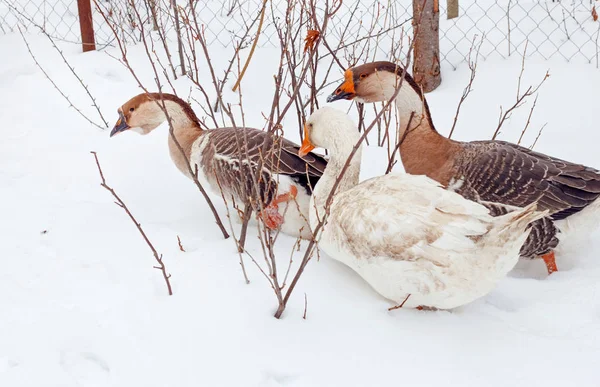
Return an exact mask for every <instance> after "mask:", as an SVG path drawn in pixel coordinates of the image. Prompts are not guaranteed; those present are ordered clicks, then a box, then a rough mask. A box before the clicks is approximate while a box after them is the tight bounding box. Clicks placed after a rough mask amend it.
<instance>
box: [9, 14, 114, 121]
mask: <svg viewBox="0 0 600 387" xmlns="http://www.w3.org/2000/svg"><path fill="white" fill-rule="evenodd" d="M7 5H8V6H9V7H10V8H11V9H13V10H14V11H15V12H17V13H18V14H19V16H21V17H22V18H24V19H26V20H27V21H28V22H29V23H31V24H32V25H34V26H35V27H37V28H38V29H39V30H40V31H41V32H42V34H44V36H46V38H48V40H49V41H50V43H51V44H52V47H53V48H54V49H55V50H56V52H58V54H59V55H60V57H61V58H62V60H63V62H64V63H65V64H66V65H67V67H68V68H69V70H70V71H71V74H73V76H74V77H75V78H76V79H77V81H78V82H79V84H80V85H81V87H83V89H84V90H85V92H86V94H87V95H88V97H89V98H90V100H91V101H92V106H94V108H95V109H96V111H97V112H98V115H99V116H100V119H101V120H102V122H103V123H104V127H101V126H99V125H97V124H95V123H94V125H95V126H97V127H99V128H100V129H103V130H104V129H107V128H108V126H109V125H108V122H107V121H106V119H104V116H103V115H102V111H101V110H100V107H99V106H98V104H97V103H96V98H94V96H92V93H91V92H90V89H89V87H88V85H86V84H85V83H83V80H82V79H81V77H79V75H77V72H75V69H74V68H73V66H71V64H70V63H69V61H68V60H67V58H65V56H64V54H63V52H62V51H61V49H60V48H58V46H57V45H56V43H55V42H54V39H53V38H52V36H50V34H49V33H48V32H47V31H46V29H45V28H44V27H42V26H40V25H39V24H37V23H36V22H35V20H33V19H31V18H29V17H28V16H26V15H25V14H23V13H22V12H21V11H19V10H18V9H16V8H15V7H14V6H13V5H11V4H8V3H7ZM17 27H18V28H19V33H21V36H22V37H23V40H25V36H24V35H23V32H22V31H21V27H20V26H17ZM25 43H26V44H27V41H25ZM27 49H28V50H29V53H30V54H31V56H32V57H33V54H32V53H31V50H30V49H29V45H28V44H27ZM34 60H35V58H34ZM35 62H36V64H37V65H38V67H39V68H40V69H41V66H40V65H39V63H37V61H35ZM42 71H43V70H42ZM43 72H44V74H45V75H46V77H47V78H48V79H50V77H48V75H47V74H46V72H45V71H43ZM52 84H53V85H54V82H52ZM61 94H62V92H61ZM63 96H64V95H63ZM69 103H70V102H69ZM88 121H89V120H88Z"/></svg>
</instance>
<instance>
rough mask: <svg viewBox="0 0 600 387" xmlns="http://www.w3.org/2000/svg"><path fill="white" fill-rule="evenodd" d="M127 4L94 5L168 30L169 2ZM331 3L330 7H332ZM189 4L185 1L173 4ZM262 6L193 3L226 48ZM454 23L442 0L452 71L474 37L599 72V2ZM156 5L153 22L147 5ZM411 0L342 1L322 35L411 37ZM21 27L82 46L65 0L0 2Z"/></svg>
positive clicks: (3, 23)
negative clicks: (134, 7) (588, 66)
mask: <svg viewBox="0 0 600 387" xmlns="http://www.w3.org/2000/svg"><path fill="white" fill-rule="evenodd" d="M130 1H131V0H98V3H97V4H98V6H100V7H102V8H103V9H104V10H105V11H107V12H108V13H109V14H110V15H111V17H112V18H113V19H115V20H119V22H120V23H121V24H122V25H126V26H128V28H127V29H126V30H128V31H129V32H130V33H129V34H128V36H123V39H124V40H125V41H139V39H140V36H139V35H140V29H139V28H138V27H139V26H138V24H139V20H142V22H143V23H145V24H147V25H148V26H149V28H146V30H147V31H151V30H152V29H153V27H155V26H156V24H157V23H160V24H161V25H163V26H164V27H166V30H171V29H172V28H171V26H172V24H173V23H172V13H171V12H170V11H169V9H172V2H171V1H169V0H135V1H136V4H137V8H138V10H141V12H139V15H138V14H135V13H134V12H133V11H132V7H131V4H130ZM331 2H332V3H334V4H335V3H336V2H335V1H333V0H332V1H331ZM286 3H287V2H285V1H275V0H272V1H269V2H268V5H267V7H268V8H267V17H266V20H265V26H264V28H263V32H262V34H261V36H260V40H259V47H268V46H276V45H277V44H278V41H277V39H278V38H277V35H276V30H275V28H274V27H273V23H277V22H281V19H282V18H284V17H285V10H286V6H287V4H286ZM178 4H179V6H189V4H190V2H189V1H180V2H178ZM262 4H263V1H262V0H205V1H201V2H194V8H195V14H196V15H197V18H198V21H199V23H201V24H203V25H205V34H206V40H207V42H208V43H209V44H210V45H220V46H223V47H228V46H230V45H232V42H234V41H236V39H239V37H240V36H241V34H242V33H243V32H244V31H245V30H246V28H247V26H248V25H249V24H250V23H251V21H252V20H254V19H255V18H256V15H257V14H258V13H259V12H260V9H261V7H262ZM459 4H460V12H459V17H458V18H455V19H451V20H447V19H446V9H445V6H446V2H445V1H443V0H441V1H440V48H441V58H440V60H441V61H442V62H445V63H447V64H449V65H451V66H453V67H456V66H458V65H459V64H461V63H463V62H464V61H465V60H467V58H468V56H469V51H470V49H471V46H472V43H473V40H474V38H475V36H478V37H479V38H481V37H483V43H482V46H481V50H480V55H481V56H482V57H483V58H484V59H487V58H491V57H500V58H507V57H509V56H511V55H515V54H516V55H522V53H523V49H524V47H525V43H526V42H528V43H527V44H528V46H527V57H538V58H542V59H550V58H562V59H564V60H565V61H568V62H580V63H592V64H593V65H595V66H596V67H598V61H599V57H598V56H599V54H598V52H599V48H600V46H599V43H600V41H599V35H600V21H598V20H594V19H595V17H594V15H593V11H592V10H593V9H594V6H595V5H597V6H598V7H599V8H600V1H598V0H591V1H590V0H571V1H566V0H562V1H560V0H554V1H553V0H495V1H486V2H482V1H475V0H459ZM152 6H155V7H156V6H157V7H158V9H160V10H162V12H158V16H157V18H153V17H152V13H151V12H150V7H152ZM411 17H412V0H387V1H383V0H380V1H375V2H366V1H360V0H350V1H342V2H341V5H340V9H339V11H338V12H337V13H336V14H335V15H334V17H332V19H331V25H330V28H329V29H328V31H327V34H328V40H338V41H339V40H344V39H351V40H353V41H355V40H357V39H361V38H364V40H365V41H367V40H376V44H380V43H381V42H383V41H385V40H387V41H393V40H398V39H400V36H401V35H402V36H405V37H408V36H411V28H412V27H411V23H410V22H406V21H409V20H410V19H411ZM18 26H20V27H21V28H22V29H24V30H27V31H30V32H35V31H36V29H39V28H43V29H45V30H46V32H48V33H49V34H50V35H51V36H52V37H54V38H55V39H57V40H61V41H66V42H73V43H78V42H80V41H81V38H80V33H79V23H78V15H77V2H76V1H70V0H57V1H47V0H0V32H1V33H3V34H8V33H12V32H15V31H17V28H18ZM94 28H95V34H96V43H97V47H98V49H103V48H105V47H107V46H111V45H113V44H114V36H113V34H112V31H111V30H110V28H109V26H107V25H106V23H105V21H104V19H103V18H102V17H101V15H100V14H99V12H97V11H96V12H94ZM380 46H381V48H380V49H379V52H378V57H379V58H381V59H383V58H385V57H386V56H385V54H386V52H385V47H389V45H384V44H380Z"/></svg>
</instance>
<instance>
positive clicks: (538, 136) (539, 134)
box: [529, 123, 548, 149]
mask: <svg viewBox="0 0 600 387" xmlns="http://www.w3.org/2000/svg"><path fill="white" fill-rule="evenodd" d="M547 124H548V123H545V124H544V125H542V127H541V128H540V131H539V132H538V135H537V137H536V138H535V141H534V142H533V144H531V146H530V147H529V149H533V147H535V144H537V142H538V139H539V138H540V136H541V135H542V132H543V131H544V128H545V127H546V125H547Z"/></svg>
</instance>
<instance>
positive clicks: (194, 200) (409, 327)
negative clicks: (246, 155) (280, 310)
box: [0, 34, 600, 387]
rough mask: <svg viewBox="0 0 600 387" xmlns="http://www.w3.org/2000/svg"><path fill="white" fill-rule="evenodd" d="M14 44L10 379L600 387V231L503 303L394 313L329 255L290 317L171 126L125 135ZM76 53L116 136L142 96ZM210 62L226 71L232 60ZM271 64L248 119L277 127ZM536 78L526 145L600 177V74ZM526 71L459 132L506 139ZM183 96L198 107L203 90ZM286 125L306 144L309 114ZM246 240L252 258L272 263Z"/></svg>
mask: <svg viewBox="0 0 600 387" xmlns="http://www.w3.org/2000/svg"><path fill="white" fill-rule="evenodd" d="M28 39H29V40H30V41H31V44H32V49H33V50H34V52H35V53H36V55H37V57H38V59H39V60H40V62H41V63H42V64H43V65H45V66H46V67H47V70H48V72H49V73H50V75H51V76H52V77H53V79H54V80H55V81H56V82H57V83H58V84H59V85H60V86H61V88H62V89H63V90H64V91H65V92H66V94H68V95H69V96H70V97H71V98H72V99H73V100H74V101H76V102H77V104H78V106H80V107H82V108H83V109H84V110H85V112H86V113H88V114H90V115H93V114H94V110H93V108H91V107H89V106H88V105H89V103H88V102H87V100H85V94H84V93H83V91H82V90H81V88H80V87H79V86H78V85H77V82H76V80H74V79H73V78H72V76H71V74H70V73H69V72H68V70H67V69H66V68H65V67H64V65H63V63H62V62H61V61H60V58H58V57H57V55H56V53H54V52H53V51H52V48H51V47H50V46H49V45H48V44H47V41H45V38H44V37H42V36H39V35H29V36H28ZM0 47H2V52H3V53H5V54H7V53H10V54H9V55H8V54H7V55H5V59H4V60H2V61H0V106H1V107H2V108H1V109H0V122H1V123H2V128H1V129H0V133H1V135H2V141H1V142H0V187H2V188H1V191H0V192H1V200H0V235H1V237H0V251H2V257H3V258H2V262H3V263H2V265H1V267H2V269H0V310H1V311H2V313H1V316H2V317H1V318H0V386H7V387H13V386H14V387H17V386H61V387H63V386H128V387H130V386H178V387H184V386H269V387H271V386H388V385H407V386H413V385H415V386H417V385H419V386H421V385H435V386H442V385H465V386H480V385H486V386H536V385H544V386H560V385H565V386H567V385H568V386H570V385H578V386H597V385H598V383H599V382H598V380H599V379H598V378H599V376H600V329H599V328H600V281H598V279H599V278H600V241H599V240H598V237H599V236H600V234H599V233H598V232H596V233H594V234H592V238H590V240H589V241H586V242H585V243H582V244H581V245H579V246H577V248H575V249H572V250H570V251H564V252H562V253H561V255H560V256H559V257H558V259H557V262H558V266H559V269H560V271H559V272H557V273H555V274H553V275H552V276H551V277H548V278H547V276H546V275H545V267H544V266H543V263H541V262H537V261H536V262H524V263H521V264H519V266H518V267H517V268H516V269H515V270H514V271H513V272H512V273H511V275H510V276H509V277H507V278H506V279H504V280H503V281H502V282H501V283H500V284H499V286H498V287H497V289H496V290H494V291H493V292H492V293H491V294H489V295H488V296H487V297H485V298H483V299H481V300H479V301H477V302H475V303H473V304H470V305H468V306H465V307H462V308H460V309H458V310H454V311H451V312H448V311H438V312H422V311H416V310H402V309H400V310H396V311H393V312H389V311H388V310H387V308H388V307H390V306H392V305H391V304H390V302H389V301H387V300H385V299H383V298H381V297H380V296H378V295H377V294H376V293H375V292H374V291H373V290H372V289H371V288H370V287H369V286H368V285H367V284H366V283H365V282H364V281H363V280H362V279H361V278H360V277H359V276H358V275H356V274H355V273H354V272H352V271H351V270H350V269H349V268H347V267H345V266H343V265H342V264H340V263H338V262H335V261H332V260H331V259H329V258H327V257H326V256H322V257H321V259H320V261H317V260H313V261H311V262H310V264H309V265H308V267H307V270H306V272H305V273H304V275H303V277H302V278H301V280H300V282H299V285H298V287H297V288H296V291H295V293H294V294H293V296H292V298H291V300H290V303H289V305H288V308H287V310H286V312H285V314H284V317H283V318H282V319H281V320H276V319H275V318H273V317H272V315H273V312H274V310H275V307H276V300H275V297H274V295H273V292H272V290H271V289H270V287H269V285H268V283H267V282H266V280H265V279H264V278H263V277H262V275H261V274H260V272H259V271H258V270H257V269H256V268H255V267H254V266H253V265H252V264H251V263H250V262H247V268H248V271H249V277H250V280H251V283H250V284H248V285H247V284H246V283H245V282H244V280H243V276H242V273H241V270H240V265H239V263H238V260H239V258H238V255H237V253H236V249H235V246H234V244H233V242H232V241H231V240H223V239H222V236H221V235H220V233H219V230H218V228H217V227H216V226H215V225H214V222H213V220H212V215H211V214H210V211H209V209H208V207H207V206H206V205H205V203H204V201H203V199H202V197H201V196H200V194H199V193H198V191H197V189H196V187H194V185H193V184H191V183H190V181H188V180H187V179H186V178H185V177H184V176H182V175H181V174H180V173H179V172H178V171H177V170H176V169H175V167H174V165H173V164H172V161H171V160H170V158H169V155H168V152H167V146H166V142H167V135H168V134H167V129H166V128H165V127H163V128H162V129H160V130H157V131H156V132H155V133H152V134H151V135H148V136H144V137H141V136H138V135H137V134H135V133H125V134H122V135H119V136H117V137H116V138H112V139H109V136H108V131H100V130H98V129H96V128H94V127H92V126H91V125H90V124H89V123H87V122H86V121H85V120H83V119H82V118H81V117H80V116H78V115H77V114H76V113H75V112H74V110H73V109H71V108H69V106H68V105H67V104H66V103H65V101H64V100H63V99H61V97H60V96H59V95H58V94H57V93H56V91H55V90H54V89H53V88H52V86H51V84H50V83H49V82H48V81H47V80H46V79H45V77H44V76H43V74H42V73H41V72H40V71H39V70H38V69H37V68H36V67H35V65H34V64H33V62H32V61H31V58H30V57H29V55H28V53H27V51H26V48H25V46H24V45H23V44H22V41H21V38H20V36H18V35H15V34H12V35H4V36H0ZM65 49H66V52H65V54H66V55H67V57H68V58H69V60H70V61H71V63H72V64H73V65H74V66H75V67H76V69H77V71H78V72H79V74H80V75H81V76H82V77H83V78H84V79H85V82H86V83H87V84H89V85H90V88H91V91H92V92H93V94H94V95H95V96H96V97H97V99H98V103H99V105H100V106H101V108H102V111H103V114H104V115H105V116H106V117H107V119H108V120H109V121H110V122H109V123H110V124H113V123H114V122H115V121H116V119H117V118H118V117H117V114H116V109H117V107H118V106H120V105H121V104H122V103H123V102H125V101H126V100H127V99H129V98H130V97H132V96H133V95H135V94H137V93H139V92H140V90H139V88H138V87H137V84H136V83H135V82H134V81H133V79H132V78H131V76H130V74H129V73H128V72H127V70H126V69H125V68H124V67H123V66H122V65H120V64H119V63H118V62H117V61H115V60H114V59H112V58H110V57H109V56H107V55H106V54H104V53H101V52H91V53H86V54H79V53H78V47H70V46H65ZM109 52H111V53H112V54H115V55H116V54H117V53H116V51H110V50H109ZM213 54H214V58H215V61H216V62H217V63H218V61H219V58H220V52H219V51H218V50H217V49H215V50H214V52H213ZM274 55H277V54H276V53H275V54H274V51H272V50H269V49H266V48H262V49H259V50H257V52H256V54H255V57H254V59H253V62H252V64H251V66H250V68H249V71H248V73H247V74H246V76H245V78H244V82H243V84H242V86H243V88H244V90H243V92H244V98H245V105H246V106H245V110H246V122H247V123H248V125H249V126H257V127H262V126H263V123H264V119H263V118H262V116H261V112H267V111H268V109H269V108H270V106H271V101H270V98H271V92H270V91H269V90H268V87H270V85H272V72H273V70H274V66H276V64H274V63H273V57H274ZM222 56H224V55H222ZM380 59H385V58H380ZM130 60H131V61H132V64H133V66H135V67H136V68H137V69H138V72H139V73H140V75H141V76H142V78H143V79H144V80H145V81H147V82H148V84H149V82H151V79H152V75H151V73H150V72H148V68H147V67H148V66H147V65H144V61H145V59H144V57H143V54H142V48H141V47H133V48H131V49H130ZM526 66H527V69H526V72H525V76H524V80H523V83H524V85H529V84H533V83H537V82H538V81H539V80H540V79H541V78H542V77H543V75H544V74H545V71H546V69H548V68H549V69H550V74H551V77H550V78H549V80H548V81H547V83H546V84H545V85H544V86H543V87H542V89H541V91H540V97H539V100H538V103H537V108H536V111H535V113H534V116H533V119H532V122H531V125H530V129H529V130H528V132H527V133H526V135H525V137H524V144H525V145H530V144H531V143H533V141H534V139H535V137H536V136H537V134H538V130H539V128H540V127H541V126H542V125H543V124H544V123H546V122H547V123H548V124H547V126H546V127H545V129H544V132H543V134H542V135H541V137H540V139H539V140H538V143H537V145H536V148H535V149H536V150H538V151H542V152H546V153H549V154H552V155H555V156H558V157H562V158H566V159H569V160H572V161H577V162H581V163H584V164H587V165H590V166H596V167H600V155H599V153H598V152H597V147H598V144H599V143H600V131H599V130H598V128H599V125H598V117H597V114H596V113H597V111H598V108H597V106H598V101H599V100H600V70H597V69H596V68H595V67H594V66H592V65H578V64H570V65H568V64H565V63H563V61H562V60H561V61H559V62H542V61H538V62H536V61H535V60H528V61H527V63H526ZM520 67H521V63H520V58H518V57H513V58H512V59H510V60H498V59H496V60H488V61H485V62H480V63H479V67H478V74H477V78H476V81H475V85H474V89H475V90H474V92H473V93H472V95H471V96H470V97H469V99H468V100H467V102H466V103H465V105H464V106H463V110H462V113H461V117H460V120H459V124H458V126H457V128H456V130H455V135H454V136H453V137H454V138H456V139H488V138H490V137H491V135H492V133H493V131H494V129H495V128H496V125H497V120H498V113H499V106H500V105H503V106H505V107H506V106H510V105H512V103H513V102H514V98H515V94H516V83H517V77H518V74H519V71H520ZM339 75H340V76H341V74H339ZM443 76H444V81H443V83H442V85H441V87H440V88H439V89H438V90H436V91H435V92H433V93H431V94H430V95H428V100H429V103H430V106H431V110H432V114H433V118H434V123H435V124H436V127H437V129H438V130H439V131H440V132H442V133H444V134H447V133H448V131H449V129H450V127H451V125H452V120H453V117H454V111H455V109H456V104H457V103H458V100H459V98H460V95H461V93H462V89H463V87H464V86H465V85H466V83H467V81H468V77H469V71H468V68H467V67H466V65H462V66H461V67H459V68H458V70H457V71H452V69H451V68H450V67H444V68H443ZM206 80H207V81H208V78H206ZM175 85H176V87H177V89H178V90H179V91H180V93H181V94H182V95H184V96H185V95H187V91H188V90H189V88H190V83H189V82H188V81H186V80H179V81H177V82H176V83H175ZM320 98H321V100H322V102H323V103H324V102H325V95H322V96H321V97H320ZM345 104H346V105H345ZM334 106H336V107H338V108H344V107H347V103H345V102H338V103H336V105H334ZM194 107H195V109H196V111H197V112H198V114H200V108H199V107H198V106H194ZM528 110H529V109H528V107H524V108H522V109H521V110H520V111H518V112H517V113H515V114H514V115H513V117H512V119H511V120H510V122H508V123H507V125H506V127H505V129H504V130H503V132H502V134H501V136H500V138H501V139H505V140H510V141H516V140H517V139H518V138H519V135H520V132H521V130H522V128H523V125H524V123H525V121H526V119H527V114H528V113H529V111H528ZM290 117H291V116H290ZM284 127H285V128H286V129H287V131H286V133H287V135H288V137H290V138H292V139H297V128H296V126H295V119H294V118H290V119H289V120H288V121H286V122H284ZM92 150H93V151H97V152H98V155H99V158H100V162H101V163H102V166H103V169H104V173H105V175H106V178H107V181H108V183H109V184H110V185H111V186H112V187H114V188H115V189H116V190H117V192H118V193H119V195H120V196H121V197H122V198H123V200H124V201H125V202H126V203H127V204H128V206H129V208H130V209H131V211H132V212H133V213H134V215H136V217H137V219H138V220H139V221H140V222H141V224H142V226H143V227H144V229H145V231H146V232H147V234H148V235H149V237H150V239H151V240H152V241H153V243H154V245H155V246H156V248H157V249H158V250H159V252H160V253H162V254H164V260H165V263H166V265H167V267H168V271H169V272H170V273H171V274H172V283H173V286H174V293H175V294H174V296H172V297H169V296H167V294H166V289H165V286H164V283H163V280H162V278H161V275H160V273H159V272H158V271H157V270H155V269H153V268H152V266H153V264H154V261H153V258H152V255H151V253H150V251H149V250H148V248H147V246H146V245H145V243H144V241H143V240H142V239H141V238H140V236H139V234H138V232H137V230H136V229H135V227H134V225H133V224H132V223H131V221H130V220H129V219H128V218H127V217H126V215H125V213H124V212H123V211H122V210H121V209H120V208H119V207H118V206H116V205H115V204H114V203H113V200H112V198H111V196H110V194H109V193H108V192H107V191H105V190H104V189H103V188H101V187H100V185H99V183H100V180H99V176H98V173H97V170H96V166H95V164H94V160H93V157H92V155H91V154H90V151H92ZM363 165H364V166H365V170H364V171H363V172H364V173H363V177H367V176H373V175H378V174H381V173H383V171H384V170H385V166H386V162H385V159H384V158H382V152H381V151H379V150H378V149H375V148H373V149H368V151H367V152H365V154H364V160H363ZM215 199H217V200H215V203H216V204H217V206H218V208H219V209H220V210H221V211H222V212H223V208H224V206H223V205H222V204H221V202H220V201H219V200H218V198H215ZM235 227H239V225H235ZM582 231H587V230H582ZM250 235H251V237H250V240H249V242H248V248H249V250H250V251H251V252H254V253H256V254H257V255H259V256H260V245H259V243H258V241H257V240H256V238H254V237H253V236H254V235H255V234H254V231H252V233H251V234H250ZM177 236H179V237H180V238H181V241H182V244H183V246H184V248H185V249H186V252H181V251H180V250H179V248H178V245H177ZM294 242H295V241H294V240H293V239H291V238H288V237H285V236H280V240H279V241H278V243H277V254H278V257H280V259H281V260H282V262H283V265H284V266H285V264H286V263H287V261H288V259H289V258H288V257H289V253H290V251H291V250H292V248H293V244H294ZM297 260H299V256H297ZM305 294H306V297H307V301H308V310H307V318H306V320H304V319H303V318H302V315H303V313H304V295H305Z"/></svg>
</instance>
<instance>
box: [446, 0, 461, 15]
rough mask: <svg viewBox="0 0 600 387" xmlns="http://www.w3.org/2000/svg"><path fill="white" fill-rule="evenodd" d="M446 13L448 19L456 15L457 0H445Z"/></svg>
mask: <svg viewBox="0 0 600 387" xmlns="http://www.w3.org/2000/svg"><path fill="white" fill-rule="evenodd" d="M446 1H447V2H446V13H447V14H448V16H447V17H448V19H454V18H457V17H458V0H446Z"/></svg>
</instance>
